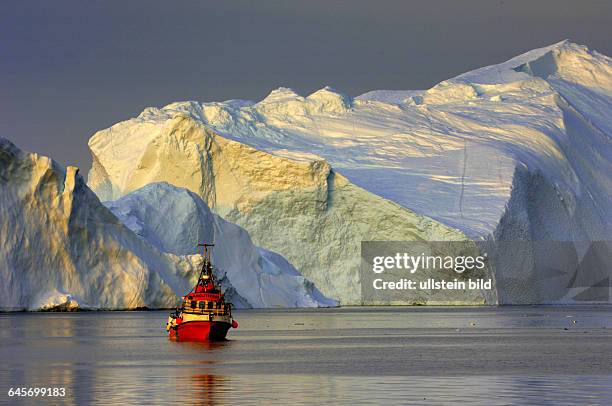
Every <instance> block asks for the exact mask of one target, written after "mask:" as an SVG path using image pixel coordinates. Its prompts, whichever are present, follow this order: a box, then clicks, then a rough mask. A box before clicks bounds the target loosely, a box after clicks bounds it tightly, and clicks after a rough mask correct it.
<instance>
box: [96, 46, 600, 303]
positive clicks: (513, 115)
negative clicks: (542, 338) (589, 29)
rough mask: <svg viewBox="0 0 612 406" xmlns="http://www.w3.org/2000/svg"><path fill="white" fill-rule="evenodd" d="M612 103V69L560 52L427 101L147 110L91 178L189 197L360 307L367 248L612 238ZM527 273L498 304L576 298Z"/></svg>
mask: <svg viewBox="0 0 612 406" xmlns="http://www.w3.org/2000/svg"><path fill="white" fill-rule="evenodd" d="M611 107H612V62H611V60H610V58H608V57H607V56H605V55H601V54H599V53H597V52H596V51H592V50H589V49H588V48H586V47H584V46H580V45H576V44H573V43H571V42H569V41H563V42H560V43H558V44H554V45H552V46H550V47H546V48H542V49H537V50H534V51H530V52H528V53H526V54H523V55H521V56H518V57H516V58H513V59H511V60H509V61H507V62H504V63H501V64H498V65H493V66H489V67H485V68H482V69H478V70H475V71H472V72H468V73H466V74H463V75H460V76H458V77H456V78H453V79H450V80H446V81H444V82H441V83H439V84H438V85H436V86H434V87H433V88H431V89H429V90H425V91H374V92H369V93H366V94H364V95H362V96H359V97H356V98H351V97H348V96H346V95H344V94H342V93H341V92H339V91H336V90H334V89H332V88H329V87H325V88H323V89H321V90H319V91H317V92H315V93H313V94H311V95H309V96H307V97H303V96H301V95H299V94H297V93H295V92H294V91H292V90H291V89H287V88H280V89H277V90H275V91H273V92H272V93H271V94H270V95H269V96H268V97H266V98H265V99H264V100H262V101H260V102H257V103H255V102H250V101H244V100H230V101H226V102H210V103H200V102H194V101H190V102H178V103H172V104H170V105H168V106H165V107H163V108H147V109H145V110H144V111H143V112H142V113H141V114H140V115H139V116H138V117H137V118H133V119H130V120H127V121H124V122H121V123H118V124H116V125H114V126H112V127H110V128H108V129H105V130H102V131H99V132H98V133H96V134H95V135H94V136H93V137H92V138H91V139H90V141H89V147H90V150H91V153H92V157H93V167H92V169H91V171H90V173H89V179H88V183H89V185H90V186H91V188H92V189H93V190H94V191H95V192H96V193H97V194H98V195H99V196H100V197H101V198H102V199H104V200H115V199H118V198H120V197H122V196H124V195H126V194H128V193H130V192H132V191H134V190H136V189H138V188H140V187H142V186H144V185H147V184H149V183H153V182H159V181H165V182H169V183H171V184H174V185H176V186H180V187H184V188H187V189H189V190H191V191H192V192H193V193H195V194H197V195H199V196H200V197H201V198H202V199H203V200H204V201H205V202H206V203H207V204H208V205H209V206H210V207H211V209H212V210H213V211H214V212H216V213H217V214H219V215H221V216H222V217H224V218H226V219H227V220H229V221H232V222H234V223H236V224H238V225H240V226H241V227H244V228H245V229H246V230H248V232H249V233H250V235H251V238H252V239H253V242H254V243H255V244H256V245H258V246H261V247H263V248H265V249H269V250H272V251H275V252H278V253H280V254H281V255H283V256H284V257H285V258H287V259H288V260H289V261H290V262H291V263H292V264H293V265H294V266H295V267H296V268H297V269H298V270H299V271H300V272H302V274H303V275H304V276H306V277H308V278H309V279H311V280H312V281H313V282H315V283H316V284H317V286H319V287H320V288H321V290H322V292H323V293H324V294H325V295H327V296H330V297H334V298H336V299H340V300H341V301H342V303H344V304H357V303H359V301H360V298H359V277H358V268H359V244H360V241H362V240H437V241H448V240H463V239H465V238H472V239H478V240H490V241H492V242H493V243H495V241H514V240H525V241H537V240H553V241H556V240H559V241H575V242H576V243H577V244H576V250H577V253H578V255H579V256H580V255H583V254H584V253H585V252H586V250H587V249H588V248H586V246H585V245H584V244H580V243H579V242H580V241H608V240H610V236H611V235H612V232H611V230H612V227H611V221H612V220H611V219H612V205H611V204H610V197H611V196H610V195H611V190H612V180H611V177H610V174H611V173H612V163H611V160H612V143H611V140H610V137H611V134H612V121H611V120H610V111H612V109H611ZM606 266H607V265H606ZM524 272H525V274H526V275H529V273H530V272H534V270H533V269H525V270H524ZM514 276H515V275H513V277H512V278H510V277H505V275H504V271H503V267H500V268H499V269H498V270H497V271H496V275H495V280H496V284H497V292H498V296H497V299H496V301H499V302H500V303H538V302H568V301H572V300H573V297H567V291H566V290H563V289H560V290H559V291H558V292H557V291H554V292H545V293H541V292H539V291H536V290H534V289H535V288H533V289H532V288H530V287H529V286H521V287H520V289H519V288H516V286H511V285H512V284H513V283H514V282H513V280H514V279H515V278H514ZM531 276H532V275H531ZM531 276H530V277H531ZM565 276H566V275H564V276H563V277H565ZM527 279H529V278H526V280H527ZM553 285H555V284H553ZM557 285H558V284H557ZM555 286H556V285H555ZM530 289H531V290H530ZM538 289H539V288H538ZM608 300H609V299H608Z"/></svg>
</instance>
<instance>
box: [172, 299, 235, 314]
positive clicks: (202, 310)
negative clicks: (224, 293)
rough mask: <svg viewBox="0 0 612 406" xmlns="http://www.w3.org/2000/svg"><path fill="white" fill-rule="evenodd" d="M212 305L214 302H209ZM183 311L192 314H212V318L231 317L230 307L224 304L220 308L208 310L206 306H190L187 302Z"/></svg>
mask: <svg viewBox="0 0 612 406" xmlns="http://www.w3.org/2000/svg"><path fill="white" fill-rule="evenodd" d="M210 303H214V302H210ZM183 311H184V312H185V313H192V314H212V315H213V316H228V315H231V305H229V304H224V305H222V306H215V307H212V308H208V307H207V306H204V307H200V306H197V305H196V306H195V307H194V306H191V304H190V303H189V302H187V303H185V304H184V306H183Z"/></svg>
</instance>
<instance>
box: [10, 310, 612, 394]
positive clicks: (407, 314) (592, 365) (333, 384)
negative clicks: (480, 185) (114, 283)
mask: <svg viewBox="0 0 612 406" xmlns="http://www.w3.org/2000/svg"><path fill="white" fill-rule="evenodd" d="M167 313H168V312H157V311H155V312H87V313H72V314H70V313H17V314H6V313H5V314H0V338H1V341H0V357H1V367H0V368H1V369H0V390H1V393H0V403H5V404H44V403H45V402H46V403H49V404H75V405H76V404H79V405H81V404H84V405H87V404H92V405H108V404H112V403H118V404H140V405H148V404H162V403H172V402H178V401H180V402H184V403H187V404H192V405H216V404H219V405H223V404H233V403H238V404H283V405H288V404H290V405H299V404H325V403H327V404H329V403H344V404H426V405H431V404H450V403H460V402H469V403H472V404H482V405H497V404H499V405H506V404H540V405H541V404H550V405H556V404H566V405H567V404H589V405H610V404H612V308H610V307H505V308H464V307H458V308H429V307H409V308H404V307H402V308H398V307H396V308H342V309H322V310H298V311H287V310H282V311H281V310H268V311H259V310H258V311H237V312H236V314H235V317H236V319H237V320H238V321H239V323H240V326H239V328H238V329H237V330H230V334H229V340H228V341H226V342H222V343H216V344H203V343H176V342H172V341H169V340H168V339H167V338H166V334H165V330H164V324H165V321H166V317H167ZM50 386H52V387H64V388H66V397H65V398H61V399H60V398H54V399H48V398H47V399H45V400H41V399H40V398H37V399H36V398H30V399H26V398H16V397H13V398H9V397H8V395H7V392H8V390H9V389H10V388H11V387H28V388H29V387H50Z"/></svg>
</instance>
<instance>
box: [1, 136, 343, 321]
mask: <svg viewBox="0 0 612 406" xmlns="http://www.w3.org/2000/svg"><path fill="white" fill-rule="evenodd" d="M147 198H155V199H164V201H165V202H166V203H167V204H168V206H165V207H164V209H167V212H165V213H164V214H165V217H164V216H161V217H159V218H157V219H156V223H155V224H156V225H154V222H153V220H152V219H151V218H146V217H138V215H143V216H146V215H150V214H152V213H150V212H147V210H146V209H147V207H148V206H145V204H146V200H147ZM132 204H138V205H139V206H140V207H138V208H133V207H131V205H132ZM173 204H174V205H175V206H174V208H175V210H174V211H173V210H171V207H172V205H173ZM110 206H111V208H112V209H113V210H115V211H116V212H117V214H118V215H119V216H120V217H121V218H122V219H123V220H125V221H126V222H127V224H128V226H129V228H128V227H126V225H124V224H123V223H122V221H120V219H118V218H117V217H116V216H115V215H114V214H113V213H112V212H111V210H109V209H108V208H106V207H105V206H104V205H103V204H102V203H100V201H99V199H98V197H97V196H96V195H95V194H94V193H93V192H92V191H91V190H90V189H89V188H88V187H87V185H86V184H85V182H84V180H83V179H82V178H81V176H80V175H79V174H78V169H77V168H75V167H70V166H69V167H68V168H64V167H62V166H60V165H59V164H57V163H56V162H54V161H53V160H51V159H49V158H47V157H44V156H39V155H37V154H33V153H27V152H24V151H21V150H20V149H18V148H17V147H16V146H15V145H13V144H12V143H11V142H10V141H8V140H6V139H4V138H0V214H1V217H0V310H38V309H60V310H73V309H77V308H88V309H134V308H141V307H148V308H169V307H173V306H175V305H177V304H178V302H179V300H180V296H181V295H182V294H184V293H185V292H187V291H188V290H189V289H190V288H191V287H192V286H193V284H194V283H195V281H196V280H197V276H198V273H199V269H200V267H201V261H202V257H201V256H200V255H186V254H189V253H191V252H192V251H193V250H194V248H195V247H194V245H195V243H196V242H197V240H196V239H195V238H197V237H198V234H199V235H200V236H201V237H202V238H208V237H210V238H212V237H214V239H215V240H216V241H217V242H219V243H221V244H220V246H219V247H217V250H216V251H215V259H218V260H219V262H220V264H222V266H223V268H222V269H220V270H219V275H218V276H219V277H220V278H221V280H222V282H223V284H224V287H225V288H226V289H227V291H228V294H229V296H230V297H231V299H232V300H235V301H236V304H237V305H239V306H241V307H270V306H283V307H287V306H322V305H323V306H327V305H334V304H335V302H333V301H330V300H328V299H326V298H325V297H323V296H322V295H321V294H320V293H319V292H318V291H317V290H316V288H314V286H313V284H312V283H311V282H309V281H307V280H306V279H304V278H303V277H302V276H301V275H299V273H298V272H297V271H296V270H295V269H294V268H292V267H291V266H290V265H289V264H288V263H287V262H286V261H285V260H284V259H283V258H282V257H281V256H280V255H278V254H274V253H272V252H268V251H265V250H259V249H257V248H256V247H255V246H253V244H252V243H251V241H250V239H249V236H248V234H247V233H246V232H245V231H244V230H242V229H241V228H239V227H237V226H235V225H233V224H231V223H229V222H226V221H223V220H222V219H220V218H218V217H217V216H214V215H212V214H210V211H209V210H208V208H207V207H206V205H205V204H203V202H201V200H200V199H198V198H195V197H194V196H193V195H191V194H188V193H187V192H185V191H181V190H177V189H175V188H172V187H170V186H168V185H151V186H149V187H147V188H145V189H144V190H142V191H139V192H135V193H134V194H132V195H130V196H128V197H126V198H124V199H122V200H121V201H119V202H116V203H113V204H110ZM188 208H191V209H193V210H194V211H192V212H189V214H190V215H193V216H194V218H193V219H194V220H193V221H186V220H187V219H186V218H184V217H180V216H181V215H184V214H185V213H186V212H185V210H186V209H188ZM170 215H171V216H176V217H168V216H170ZM139 220H147V223H146V224H147V225H146V227H148V228H146V229H144V228H138V226H137V225H136V222H137V221H139ZM173 222H174V223H173ZM169 225H173V226H174V227H173V228H171V227H167V226H169ZM155 227H157V228H155ZM161 227H165V229H162V228H161ZM189 227H193V228H192V229H190V228H189ZM130 228H132V229H135V230H136V231H137V232H141V231H143V230H145V231H146V232H147V233H148V235H147V236H148V237H152V236H153V235H154V234H155V233H157V234H155V235H156V239H155V240H154V241H153V244H151V243H149V242H148V241H146V240H145V239H144V238H141V237H140V236H138V235H137V234H135V233H134V232H133V231H132V230H131V229H130ZM197 230H199V231H197ZM170 231H175V232H177V233H182V232H183V231H185V235H184V236H183V239H182V240H180V242H179V236H177V235H173V238H174V242H175V245H173V246H170V245H168V244H166V243H165V241H167V237H168V236H169V235H170V234H169V233H170ZM192 231H193V232H192ZM194 232H195V234H194ZM190 238H193V240H191V239H190ZM173 251H174V252H176V253H177V254H180V255H176V254H174V253H172V252H173Z"/></svg>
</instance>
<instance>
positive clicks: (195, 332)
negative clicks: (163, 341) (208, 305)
mask: <svg viewBox="0 0 612 406" xmlns="http://www.w3.org/2000/svg"><path fill="white" fill-rule="evenodd" d="M230 327H232V325H231V324H230V323H226V322H223V321H187V322H183V323H181V324H179V325H177V326H175V327H172V328H171V329H170V338H171V339H174V340H180V341H221V340H225V336H226V335H227V331H228V330H229V329H230Z"/></svg>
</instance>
